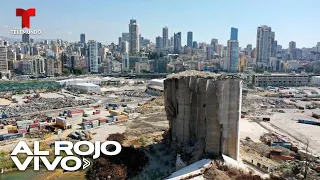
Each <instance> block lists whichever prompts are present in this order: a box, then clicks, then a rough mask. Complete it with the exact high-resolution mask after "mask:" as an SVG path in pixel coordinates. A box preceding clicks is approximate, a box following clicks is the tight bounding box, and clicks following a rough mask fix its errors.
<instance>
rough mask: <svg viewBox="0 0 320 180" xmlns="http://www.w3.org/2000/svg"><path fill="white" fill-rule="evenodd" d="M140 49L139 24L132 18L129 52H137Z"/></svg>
mask: <svg viewBox="0 0 320 180" xmlns="http://www.w3.org/2000/svg"><path fill="white" fill-rule="evenodd" d="M139 51H140V35H139V25H138V24H137V21H136V20H135V19H130V24H129V52H130V54H137V53H138V52H139Z"/></svg>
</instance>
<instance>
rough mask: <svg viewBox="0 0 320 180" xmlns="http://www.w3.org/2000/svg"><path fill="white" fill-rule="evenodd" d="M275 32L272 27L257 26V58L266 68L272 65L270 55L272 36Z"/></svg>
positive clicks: (258, 62) (259, 63)
mask: <svg viewBox="0 0 320 180" xmlns="http://www.w3.org/2000/svg"><path fill="white" fill-rule="evenodd" d="M272 36H274V33H273V32H272V31H271V27H269V26H266V25H263V26H261V27H258V28H257V46H256V51H257V53H256V60H257V64H258V66H260V67H263V68H265V69H267V68H269V67H270V57H271V49H272V43H271V41H272V38H274V37H272Z"/></svg>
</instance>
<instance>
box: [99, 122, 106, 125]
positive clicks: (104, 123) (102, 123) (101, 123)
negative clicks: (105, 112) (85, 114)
mask: <svg viewBox="0 0 320 180" xmlns="http://www.w3.org/2000/svg"><path fill="white" fill-rule="evenodd" d="M106 124H107V122H100V124H99V126H104V125H106Z"/></svg>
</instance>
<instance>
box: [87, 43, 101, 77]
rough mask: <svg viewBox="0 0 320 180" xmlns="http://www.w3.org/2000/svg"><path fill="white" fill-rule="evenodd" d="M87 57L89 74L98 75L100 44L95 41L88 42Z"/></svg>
mask: <svg viewBox="0 0 320 180" xmlns="http://www.w3.org/2000/svg"><path fill="white" fill-rule="evenodd" d="M87 57H88V67H89V72H92V73H98V66H99V65H98V43H97V42H96V41H94V40H89V41H88V53H87Z"/></svg>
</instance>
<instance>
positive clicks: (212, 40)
mask: <svg viewBox="0 0 320 180" xmlns="http://www.w3.org/2000/svg"><path fill="white" fill-rule="evenodd" d="M210 45H211V46H212V47H213V51H214V52H217V46H218V39H211V44H210Z"/></svg>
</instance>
